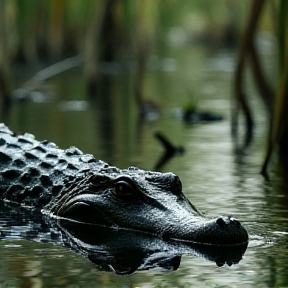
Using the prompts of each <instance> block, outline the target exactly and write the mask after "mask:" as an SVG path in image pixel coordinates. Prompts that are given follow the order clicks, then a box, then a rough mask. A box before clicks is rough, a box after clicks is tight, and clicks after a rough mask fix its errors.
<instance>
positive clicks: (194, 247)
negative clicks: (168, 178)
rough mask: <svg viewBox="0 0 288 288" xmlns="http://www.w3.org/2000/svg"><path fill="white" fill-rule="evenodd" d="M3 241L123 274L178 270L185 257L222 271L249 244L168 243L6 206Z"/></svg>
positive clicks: (1, 220) (2, 218)
mask: <svg viewBox="0 0 288 288" xmlns="http://www.w3.org/2000/svg"><path fill="white" fill-rule="evenodd" d="M0 225H1V227H0V229H1V235H0V239H1V240H21V239H24V240H29V241H36V242H45V243H53V244H58V245H64V246H66V247H68V248H70V249H72V250H73V251H75V252H76V253H78V254H80V255H82V256H84V257H86V258H87V259H89V260H90V261H91V262H92V263H94V264H95V265H96V267H97V268H98V269H99V270H104V271H110V272H114V273H116V274H119V275H126V274H131V273H133V272H135V271H141V270H151V269H155V268H157V269H158V270H159V269H160V270H162V271H173V270H177V269H178V267H179V265H180V262H181V256H182V255H183V254H185V255H193V256H198V257H204V258H206V259H208V260H210V261H214V262H215V263H216V264H217V265H218V266H223V265H224V264H226V263H227V264H228V265H229V266H230V265H232V264H236V263H238V262H239V261H240V260H241V259H242V256H243V254H244V253H245V251H246V248H247V244H244V245H239V246H234V247H232V246H231V247H229V246H226V247H225V246H220V247H219V246H215V247H214V246H209V245H199V244H191V243H181V242H176V241H164V240H162V239H160V238H157V237H154V236H151V235H148V234H143V233H141V232H136V231H130V230H125V229H120V230H119V229H111V228H106V227H101V226H97V225H89V224H81V223H76V222H72V221H67V220H64V219H62V220H55V219H51V218H48V217H47V216H43V215H42V214H41V213H38V212H35V211H33V212H31V211H27V210H26V209H24V208H20V207H19V208H15V207H8V206H7V205H5V204H3V203H2V204H1V212H0Z"/></svg>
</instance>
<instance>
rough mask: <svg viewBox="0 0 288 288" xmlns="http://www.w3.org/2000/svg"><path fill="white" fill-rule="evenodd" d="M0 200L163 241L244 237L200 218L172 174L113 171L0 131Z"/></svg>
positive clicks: (234, 241)
mask: <svg viewBox="0 0 288 288" xmlns="http://www.w3.org/2000/svg"><path fill="white" fill-rule="evenodd" d="M0 197H1V199H2V200H4V201H6V202H9V203H13V204H16V205H21V206H23V207H27V208H29V209H37V210H38V211H41V212H42V213H43V214H48V215H49V216H51V217H54V218H59V219H69V220H72V221H75V222H80V223H86V224H92V225H101V226H105V227H111V228H113V229H127V230H134V231H141V232H144V233H148V234H152V235H156V236H159V237H161V238H163V239H176V240H180V241H187V242H193V243H201V244H213V245H238V244H242V243H246V242H247V241H248V233H247V231H246V229H245V228H244V227H243V226H242V225H241V224H240V222H239V221H237V220H235V219H234V218H232V217H219V218H216V219H206V218H205V217H203V216H202V215H201V214H200V213H199V212H198V210H197V209H196V208H195V207H194V206H193V205H192V203H190V201H189V200H188V199H187V198H186V197H185V196H184V194H183V192H182V187H181V181H180V179H179V178H178V176H176V175H175V174H173V173H160V172H151V171H144V170H141V169H138V168H136V167H129V168H127V169H118V168H116V167H113V166H110V165H108V164H107V163H105V162H103V161H101V160H96V159H95V158H94V157H93V156H92V155H88V154H84V153H83V152H81V151H80V150H79V149H77V148H75V147H71V148H69V149H67V150H62V149H59V148H58V147H57V146H56V145H55V144H54V143H51V142H48V141H42V142H40V141H37V140H35V138H34V136H33V135H31V134H27V133H26V134H24V135H16V134H14V133H13V132H11V131H10V130H9V128H8V127H6V126H5V125H4V124H0Z"/></svg>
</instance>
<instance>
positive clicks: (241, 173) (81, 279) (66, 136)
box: [0, 48, 288, 287]
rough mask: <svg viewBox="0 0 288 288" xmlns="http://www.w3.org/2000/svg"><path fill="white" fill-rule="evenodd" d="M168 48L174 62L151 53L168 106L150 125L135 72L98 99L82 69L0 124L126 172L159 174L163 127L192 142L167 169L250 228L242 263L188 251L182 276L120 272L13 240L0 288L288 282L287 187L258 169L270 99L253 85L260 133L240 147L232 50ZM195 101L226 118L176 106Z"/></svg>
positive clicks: (202, 202) (207, 207)
mask: <svg viewBox="0 0 288 288" xmlns="http://www.w3.org/2000/svg"><path fill="white" fill-rule="evenodd" d="M168 54H169V55H168V57H167V58H159V57H157V56H155V57H152V59H151V62H150V64H149V72H148V73H147V77H146V85H145V94H146V95H147V97H148V98H151V99H153V100H155V101H156V102H157V103H159V105H160V107H161V110H160V113H159V115H157V114H153V115H152V117H151V118H150V121H143V122H140V121H138V120H139V119H138V117H137V110H136V105H135V101H134V98H133V94H132V93H131V91H132V88H131V87H132V82H131V81H132V80H131V75H133V73H132V72H129V73H128V72H125V73H120V74H117V73H116V75H112V76H111V82H110V84H109V89H107V90H110V93H108V92H107V93H105V94H103V95H98V97H97V98H96V100H95V101H94V103H91V102H87V98H86V96H85V93H84V91H85V89H84V85H83V81H82V79H81V74H79V72H77V71H71V73H67V74H65V75H62V76H60V77H57V78H55V79H52V80H51V81H50V82H49V85H50V86H49V87H47V91H48V98H47V99H42V98H41V97H40V98H39V97H38V96H39V95H38V94H34V98H33V101H27V102H24V103H18V104H16V105H14V106H13V108H12V111H11V113H10V115H9V116H7V117H5V118H4V116H3V115H2V116H1V118H0V121H1V122H3V121H5V122H6V124H8V125H9V126H10V128H11V129H12V130H14V131H26V132H30V133H33V134H35V135H36V137H37V139H39V140H42V139H48V140H49V141H53V142H55V143H57V144H58V146H59V147H61V148H68V147H70V146H72V145H75V146H77V147H79V148H80V149H81V150H83V151H84V152H85V153H91V154H93V155H95V157H96V158H99V159H102V160H105V161H106V162H108V163H110V164H112V165H115V166H118V167H120V168H125V167H127V166H131V165H134V166H138V167H140V168H142V169H147V170H153V168H154V167H155V165H156V163H157V160H158V159H159V157H161V155H162V153H163V147H162V146H161V144H160V143H159V142H158V141H157V140H156V139H155V137H154V133H155V132H158V131H160V132H161V133H163V134H164V135H166V136H167V137H168V138H169V139H170V140H171V142H172V143H174V144H175V145H181V146H183V147H184V148H185V153H184V154H183V155H182V156H177V157H174V158H173V159H171V161H169V162H168V163H166V165H165V166H163V167H162V169H161V170H162V171H163V172H166V171H173V172H174V173H176V174H178V175H179V177H180V178H181V180H182V183H183V190H184V192H185V194H186V195H187V197H188V198H189V199H190V200H191V201H192V202H193V203H194V204H195V205H196V206H197V207H198V208H199V209H200V210H201V211H202V212H203V213H205V214H207V215H209V216H215V215H233V216H234V217H235V218H237V219H239V220H240V221H241V222H242V223H243V225H245V227H246V228H247V230H248V232H249V234H250V242H249V246H248V249H247V251H246V253H245V255H244V257H243V259H242V260H241V261H240V262H239V263H238V264H236V265H232V266H228V265H224V266H223V267H218V266H217V265H216V264H215V263H214V262H210V261H208V260H206V259H203V258H201V257H196V256H183V257H182V261H181V265H180V268H179V269H178V270H177V271H174V272H166V273H162V272H159V271H147V272H140V273H135V274H133V275H129V276H121V277H119V276H117V275H115V274H113V273H108V272H101V271H98V270H97V269H96V268H95V267H94V266H93V264H92V263H90V262H89V261H87V260H86V259H85V258H83V257H81V256H80V255H77V254H75V253H74V252H72V251H70V250H69V249H67V248H64V247H62V246H59V245H53V244H43V243H41V244H40V243H34V242H29V241H25V240H21V239H19V240H15V239H13V240H5V241H1V242H0V255H1V259H0V287H2V286H3V287H193V286H194V287H255V286H256V287H287V286H288V277H287V268H288V260H287V257H286V254H287V234H288V231H287V222H288V197H287V187H286V186H285V185H284V184H283V182H282V179H281V176H277V175H278V174H277V172H275V171H274V172H273V175H274V176H273V177H272V181H271V182H266V181H265V180H264V179H263V178H262V177H261V176H260V175H259V171H260V167H261V163H262V159H263V155H264V151H265V150H264V149H265V141H266V130H267V127H266V126H267V123H266V119H265V114H264V113H263V112H262V110H263V109H262V106H261V103H258V101H257V100H255V99H257V97H256V95H255V92H254V90H253V89H252V88H251V87H250V86H249V83H248V86H247V89H248V91H249V92H250V94H251V96H252V99H253V100H252V104H253V106H254V108H255V111H257V113H256V121H257V125H256V134H255V137H254V142H253V143H252V145H251V146H250V147H249V148H247V149H245V150H243V149H239V146H238V145H235V144H234V143H233V141H232V140H231V136H230V122H229V118H230V112H231V111H230V110H231V108H230V107H231V105H230V104H231V97H232V93H231V79H232V70H233V65H234V55H233V53H230V52H229V51H223V52H222V51H221V52H219V53H216V54H215V53H214V54H208V53H207V52H205V51H204V50H203V49H202V48H194V49H192V48H189V49H187V48H185V49H184V48H179V49H178V50H174V51H171V53H168ZM22 77H23V75H22ZM18 78H19V77H18ZM18 78H17V79H16V80H15V81H18V82H19V81H20V80H19V79H18ZM23 78H24V77H23ZM19 83H20V82H19ZM40 96H41V95H40ZM192 98H193V99H197V105H198V107H199V108H200V109H203V110H208V111H212V112H215V113H219V114H221V115H223V116H224V120H223V121H220V122H215V123H210V124H197V125H189V124H187V123H183V121H181V120H179V118H178V117H177V115H178V114H177V111H178V110H177V109H179V107H183V106H184V105H186V104H187V103H189V101H190V100H191V99H192ZM44 100H45V101H44ZM240 132H241V131H240Z"/></svg>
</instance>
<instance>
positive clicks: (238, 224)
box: [230, 217, 241, 228]
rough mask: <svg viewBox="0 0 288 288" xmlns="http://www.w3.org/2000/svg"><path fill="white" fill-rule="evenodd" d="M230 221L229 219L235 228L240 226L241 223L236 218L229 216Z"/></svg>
mask: <svg viewBox="0 0 288 288" xmlns="http://www.w3.org/2000/svg"><path fill="white" fill-rule="evenodd" d="M230 221H231V224H233V225H234V226H235V227H236V228H240V227H241V223H240V222H239V221H238V220H236V219H235V218H233V217H231V218H230Z"/></svg>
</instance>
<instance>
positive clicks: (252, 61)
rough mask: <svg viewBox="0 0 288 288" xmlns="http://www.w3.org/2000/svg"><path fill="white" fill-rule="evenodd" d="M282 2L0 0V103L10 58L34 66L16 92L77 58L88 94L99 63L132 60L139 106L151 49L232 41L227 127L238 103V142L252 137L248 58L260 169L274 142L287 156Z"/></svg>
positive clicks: (95, 85) (95, 90) (8, 93)
mask: <svg viewBox="0 0 288 288" xmlns="http://www.w3.org/2000/svg"><path fill="white" fill-rule="evenodd" d="M287 5H288V4H287V1H285V0H273V1H272V0H271V1H265V0H253V1H249V0H245V1H233V0H201V1H199V0H181V1H177V0H153V1H152V0H137V1H135V0H85V1H81V0H41V1H37V0H0V97H1V98H2V99H4V103H10V102H11V99H12V98H13V97H12V95H13V93H14V91H15V88H16V87H12V84H11V83H13V81H11V79H13V67H15V65H18V66H19V65H25V66H28V67H34V70H35V67H37V69H38V70H39V71H40V72H38V73H37V74H36V75H35V76H34V77H33V78H32V79H30V80H31V81H28V82H27V83H28V84H27V83H25V85H24V86H25V87H24V89H23V90H22V93H23V94H24V96H23V95H22V96H23V97H25V94H27V93H29V92H30V91H32V90H33V89H34V88H35V87H38V86H39V85H41V83H42V82H44V81H45V80H47V79H48V78H50V77H53V76H55V75H57V74H59V73H62V72H63V71H65V70H67V69H70V68H72V67H75V66H78V65H79V66H80V67H81V69H82V71H83V81H85V83H86V88H87V92H88V94H90V95H91V96H95V95H96V94H101V85H102V86H103V85H104V84H103V81H102V80H101V78H102V76H103V63H106V62H110V63H117V64H119V65H124V64H125V65H127V63H128V64H129V63H130V64H131V62H132V67H133V69H135V73H134V74H133V75H134V93H135V100H136V102H137V103H138V104H139V105H140V106H143V105H145V103H146V102H147V99H146V97H145V91H144V90H145V89H144V87H145V85H144V83H145V71H146V64H147V61H148V58H149V56H150V55H151V54H153V53H155V54H161V55H162V56H163V55H165V51H166V49H167V47H168V45H174V46H180V45H189V44H191V43H202V44H205V45H206V46H209V47H210V48H211V47H212V48H213V47H217V48H219V47H225V48H235V47H238V46H239V54H238V60H237V65H236V70H235V79H234V80H235V81H234V88H235V99H236V101H235V103H236V104H235V107H236V110H235V113H233V117H232V128H233V134H234V136H235V135H236V134H237V122H238V121H237V119H238V114H239V112H240V110H242V111H243V112H244V115H245V118H246V123H247V126H246V127H247V137H246V144H248V143H249V142H250V140H251V139H252V134H253V133H252V131H253V126H254V119H253V113H252V109H251V107H250V104H249V101H248V99H249V97H248V95H247V93H246V91H245V89H244V87H245V84H244V72H245V70H246V67H247V64H249V65H250V67H251V70H252V73H253V75H254V79H255V84H256V87H257V88H258V91H259V95H260V96H261V99H262V100H263V102H264V104H265V107H266V110H267V115H268V116H267V118H268V119H269V123H270V136H269V141H268V144H269V145H268V151H267V156H266V160H265V163H264V165H263V169H262V173H263V174H265V173H266V172H265V171H266V168H267V165H268V163H269V159H270V156H271V154H272V152H273V151H274V150H275V147H280V152H281V155H282V156H283V157H285V159H287V158H288V156H287V148H286V147H287V144H288V143H287V141H288V140H287V138H288V136H287V135H288V131H287V129H288V128H287V118H286V117H285V111H286V109H287V108H288V107H287V105H288V104H287V97H285V95H286V93H287V89H288V87H287V77H288V71H287V55H286V54H287V25H288V22H287V21H288V20H287ZM250 7H251V9H250ZM249 9H250V14H249ZM248 14H249V15H248ZM247 15H248V18H247ZM274 19H278V25H275V24H274V23H275V21H274ZM263 26H264V27H265V29H266V30H269V32H270V33H272V34H274V35H275V36H276V37H277V39H278V47H279V49H278V53H277V54H278V58H279V60H278V63H279V69H278V70H279V75H278V79H279V80H278V83H273V82H271V83H270V82H269V81H268V80H267V76H266V75H265V71H264V68H263V65H262V62H261V55H260V54H261V53H259V51H258V49H257V45H255V39H256V33H257V31H259V29H261V28H262V27H263ZM275 26H277V27H275ZM243 27H246V28H245V29H243ZM242 31H244V32H242ZM45 67H46V69H44V68H45ZM47 67H48V68H47ZM111 67H112V68H111ZM111 67H110V68H111V69H113V67H114V66H111ZM133 71H134V70H133ZM99 91H100V92H99ZM276 91H277V92H276ZM282 156H281V157H282ZM285 161H286V163H288V161H287V160H285ZM285 161H284V162H285Z"/></svg>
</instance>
